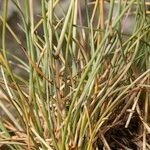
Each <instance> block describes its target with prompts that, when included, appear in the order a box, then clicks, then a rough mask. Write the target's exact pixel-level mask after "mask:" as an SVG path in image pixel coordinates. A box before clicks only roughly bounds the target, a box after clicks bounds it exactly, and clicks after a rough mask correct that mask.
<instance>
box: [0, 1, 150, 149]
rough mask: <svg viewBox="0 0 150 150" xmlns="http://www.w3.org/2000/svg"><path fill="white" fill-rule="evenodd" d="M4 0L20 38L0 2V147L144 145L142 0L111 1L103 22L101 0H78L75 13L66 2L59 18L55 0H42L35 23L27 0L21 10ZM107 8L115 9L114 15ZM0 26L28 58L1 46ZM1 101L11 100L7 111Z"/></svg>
mask: <svg viewBox="0 0 150 150" xmlns="http://www.w3.org/2000/svg"><path fill="white" fill-rule="evenodd" d="M12 1H13V3H14V4H15V5H16V7H17V8H18V12H19V13H20V16H21V19H22V24H21V25H20V26H21V28H22V32H23V34H25V43H26V44H23V43H24V42H22V41H21V40H20V39H19V38H18V35H17V33H15V32H14V31H13V30H12V29H11V26H9V24H8V23H7V11H8V9H7V8H8V1H7V0H5V2H4V16H1V21H2V24H3V25H2V31H3V32H2V48H1V51H0V68H1V79H0V83H1V84H0V87H1V93H0V107H1V108H2V109H3V111H4V112H5V114H6V116H7V117H3V116H1V120H0V146H1V147H4V146H7V148H9V149H49V150H50V149H56V150H58V149H62V150H65V149H81V150H84V149H86V150H91V149H103V148H104V149H112V148H124V149H127V148H131V149H132V148H135V149H136V148H137V147H140V148H141V147H142V148H143V149H149V148H150V145H149V144H150V143H149V141H148V139H147V137H148V135H149V132H150V128H149V117H148V114H149V87H150V86H149V74H150V68H149V50H150V43H149V39H150V35H149V33H150V32H149V31H150V25H149V21H150V19H149V16H148V12H146V11H147V10H146V7H145V3H144V1H135V0H132V1H125V2H122V1H117V3H116V1H114V0H111V2H110V3H109V9H108V10H109V13H108V17H107V18H108V19H107V21H105V20H106V14H105V13H106V12H105V3H104V2H103V1H101V2H99V1H98V0H97V1H95V2H94V3H90V2H88V1H87V0H85V2H84V3H85V4H84V5H85V6H84V7H85V11H84V14H82V13H83V12H82V11H81V9H80V8H81V7H80V5H81V4H80V3H79V1H77V0H76V1H75V0H71V1H70V5H69V8H68V11H67V14H66V15H65V17H64V18H62V19H61V20H60V19H59V18H58V17H57V15H56V14H55V11H54V10H55V7H56V3H57V2H56V1H53V0H51V1H49V2H47V1H45V0H42V1H41V15H40V20H39V21H38V22H37V23H35V21H34V13H33V12H34V10H33V3H32V2H33V1H32V0H31V1H29V0H26V1H25V5H24V7H25V12H24V11H22V9H21V6H20V4H19V1H15V0H12ZM58 3H59V2H58ZM115 5H118V10H116V9H115ZM91 7H92V8H93V9H92V10H90V11H89V8H91ZM114 9H115V10H114ZM131 9H133V10H132V11H129V10H131ZM113 10H114V11H118V15H117V16H116V17H115V19H114V20H113V17H114V16H113V12H114V11H113ZM130 13H134V14H133V15H134V20H135V22H134V28H133V30H132V33H130V34H129V33H128V34H127V33H125V32H122V28H123V25H122V22H124V20H125V19H124V18H128V17H129V16H128V15H131V14H130ZM83 15H84V17H83ZM97 16H98V17H97ZM78 18H79V19H78ZM85 20H86V24H84V22H85ZM95 20H96V22H94V21H95ZM40 28H41V29H42V32H43V34H42V35H41V33H39V32H38V29H40ZM6 30H8V31H9V32H10V33H11V34H12V36H13V38H14V39H15V40H16V44H18V45H19V46H20V49H19V50H20V51H23V52H24V54H25V56H26V57H27V59H28V62H24V61H22V60H21V58H17V57H15V56H13V54H10V53H9V52H8V51H7V44H9V43H7V40H6ZM9 55H12V57H13V58H14V59H16V60H17V62H18V63H17V64H16V67H20V71H22V70H25V71H26V72H27V74H28V76H29V78H28V80H25V79H24V77H22V76H19V75H17V74H16V73H15V72H14V71H13V69H12V64H11V63H10V61H9V59H8V56H9ZM5 103H8V104H12V107H13V112H15V113H13V112H12V111H11V110H12V109H10V108H9V107H7V105H5ZM14 110H15V111H14ZM16 116H17V117H16ZM135 124H137V125H135ZM139 143H142V144H139Z"/></svg>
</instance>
